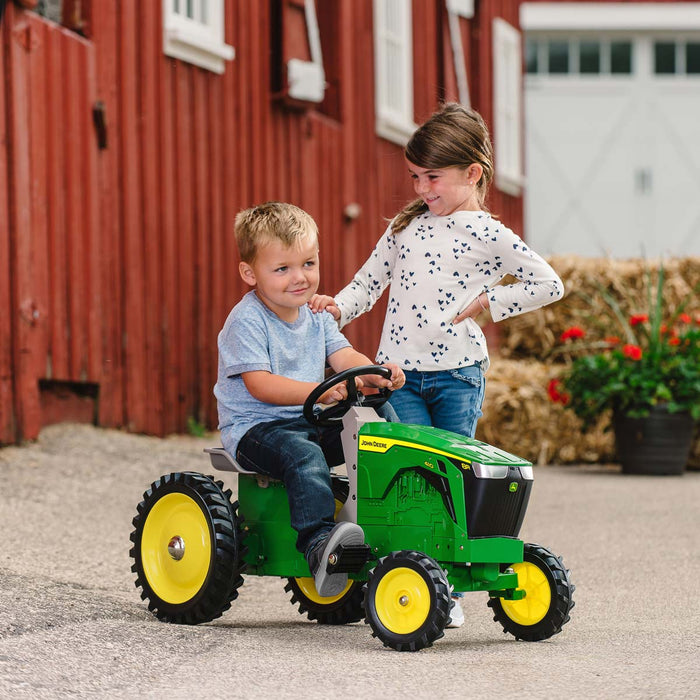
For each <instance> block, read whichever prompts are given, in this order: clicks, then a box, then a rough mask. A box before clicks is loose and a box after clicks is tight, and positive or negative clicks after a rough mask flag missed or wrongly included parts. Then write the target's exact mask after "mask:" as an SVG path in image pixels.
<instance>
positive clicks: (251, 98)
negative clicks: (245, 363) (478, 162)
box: [0, 0, 522, 442]
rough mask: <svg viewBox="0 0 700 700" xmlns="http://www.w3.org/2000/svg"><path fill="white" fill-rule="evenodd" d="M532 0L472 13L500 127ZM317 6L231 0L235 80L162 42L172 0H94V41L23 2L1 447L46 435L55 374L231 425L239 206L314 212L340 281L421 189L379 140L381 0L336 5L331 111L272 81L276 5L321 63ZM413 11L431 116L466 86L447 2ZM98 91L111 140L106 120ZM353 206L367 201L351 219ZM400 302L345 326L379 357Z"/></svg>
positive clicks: (477, 103)
mask: <svg viewBox="0 0 700 700" xmlns="http://www.w3.org/2000/svg"><path fill="white" fill-rule="evenodd" d="M325 1H326V0H324V2H325ZM519 4H520V2H519V0H495V1H494V2H493V3H492V2H489V3H485V2H478V3H476V5H477V15H476V17H475V18H474V19H472V20H469V21H467V20H464V19H462V20H461V21H460V22H461V28H462V34H463V43H464V47H465V53H466V65H467V71H468V75H469V80H470V90H471V99H472V104H473V106H474V107H475V108H477V109H479V110H480V111H481V112H482V113H483V114H484V116H485V117H486V118H487V120H488V121H490V120H491V102H492V88H491V74H492V73H491V62H492V58H491V44H490V36H491V21H492V19H493V17H494V16H501V17H504V18H505V19H507V20H508V21H509V22H511V23H512V24H514V25H515V26H517V25H518V19H517V15H518V6H519ZM273 5H274V6H273ZM300 7H301V5H300V3H299V2H298V0H275V3H274V4H273V3H271V2H249V1H248V0H226V31H225V36H226V42H227V43H228V44H231V45H233V46H235V49H236V58H235V60H234V61H232V62H228V63H227V64H226V70H225V73H224V74H223V75H216V74H214V73H210V72H207V71H204V70H201V69H199V68H196V67H194V66H191V65H188V64H185V63H183V62H182V61H179V60H175V59H171V58H168V57H165V56H164V55H163V53H162V17H161V3H158V2H153V3H150V2H149V3H131V2H126V3H123V2H122V3H118V2H96V1H93V2H92V3H91V7H90V13H89V31H90V36H89V38H88V39H84V38H81V37H79V36H78V35H76V34H74V33H73V32H70V31H68V30H66V29H63V28H60V27H57V26H56V25H53V24H51V23H49V22H46V21H44V20H43V19H41V18H39V17H37V16H36V15H34V14H33V13H31V12H29V11H25V10H21V9H19V8H18V7H17V6H16V5H14V4H12V3H10V5H8V7H7V10H6V14H5V17H4V19H3V23H2V28H1V32H2V51H0V69H1V70H2V75H3V76H6V77H5V86H4V90H0V166H1V167H0V442H13V441H14V440H16V439H22V438H33V437H35V436H36V435H37V433H38V431H39V429H40V427H41V425H42V420H43V418H42V394H41V392H40V390H39V386H38V382H39V380H53V381H59V380H60V381H61V382H69V383H71V382H72V383H76V386H77V385H80V384H81V383H83V384H90V385H96V386H98V387H99V398H98V400H97V405H98V408H99V413H98V416H97V420H98V422H99V423H100V424H101V425H104V426H115V427H116V426H125V427H128V428H129V429H131V430H135V431H143V432H148V433H153V434H158V435H162V434H167V433H171V432H177V431H183V430H185V429H186V425H187V420H188V418H190V417H191V418H194V419H196V420H198V421H201V422H204V423H206V424H207V425H209V426H210V427H214V426H215V425H216V406H215V402H214V400H213V395H212V387H213V384H214V382H215V380H216V363H217V351H216V336H217V333H218V331H219V329H220V328H221V325H222V324H223V322H224V320H225V318H226V315H227V314H228V312H229V310H230V308H231V307H232V306H233V305H234V304H235V303H236V301H237V300H238V299H239V298H240V296H241V295H242V294H243V293H244V292H245V291H247V290H246V289H244V287H243V284H242V282H241V281H240V278H239V276H238V272H237V267H238V258H237V253H236V246H235V241H234V238H233V219H234V217H235V214H236V212H237V211H238V210H240V209H241V208H243V207H247V206H251V205H253V204H256V203H259V202H262V201H266V200H270V199H278V200H287V201H293V202H295V203H297V204H298V205H300V206H301V207H303V208H305V209H307V210H308V211H309V212H310V213H311V214H312V215H313V216H314V217H315V218H316V220H317V222H318V224H319V229H320V232H321V239H320V242H321V261H322V289H323V290H324V291H326V292H329V293H333V292H336V291H338V289H340V287H341V286H343V285H344V284H346V283H347V282H348V281H349V279H350V278H351V276H352V274H353V273H354V272H355V271H356V269H357V267H358V266H359V265H360V264H361V263H362V262H363V261H364V260H365V258H366V257H367V255H368V254H369V252H370V251H371V249H372V247H373V245H374V243H375V242H376V240H377V238H378V237H379V236H380V235H381V233H382V231H383V230H384V227H385V221H384V220H385V218H386V217H390V216H391V215H392V214H394V213H395V212H396V211H397V209H398V208H399V207H400V206H401V205H402V204H403V203H404V202H405V201H407V200H408V199H410V198H411V197H412V189H411V187H410V183H409V180H408V178H407V177H406V176H405V166H404V163H403V158H402V154H401V153H402V151H401V148H400V147H398V146H396V145H395V144H391V143H389V142H387V141H384V140H382V139H378V138H377V137H376V136H374V122H375V116H374V79H373V73H374V66H373V54H374V46H373V35H372V23H373V12H372V2H371V1H370V0H336V1H335V2H333V3H329V4H328V5H326V6H324V9H323V13H322V17H321V18H322V36H321V41H322V45H323V50H324V56H325V55H326V53H327V54H328V56H329V57H330V58H329V59H327V60H326V68H327V70H328V71H329V78H330V79H331V81H332V86H333V89H332V90H331V91H330V97H329V99H328V100H327V101H326V102H325V103H324V104H322V105H320V106H319V107H318V108H316V109H308V108H307V109H298V108H293V107H291V106H289V105H286V104H285V103H284V102H283V101H282V100H281V99H279V98H277V97H276V96H274V95H273V94H272V77H271V76H273V74H274V73H275V71H278V72H279V69H280V66H277V65H276V64H275V61H278V60H282V59H281V58H280V55H281V54H280V52H279V51H277V52H275V51H273V50H272V49H273V48H274V47H273V46H272V38H271V37H272V34H273V32H272V27H271V23H272V21H273V20H272V18H273V10H274V9H275V8H277V10H278V11H279V13H280V21H281V25H280V26H281V31H282V33H283V34H282V37H281V40H283V45H284V52H285V55H286V57H287V58H289V57H290V56H299V57H304V56H303V55H302V54H303V53H304V52H305V51H307V48H308V47H307V46H306V43H305V41H306V39H305V36H304V35H303V32H304V27H303V23H300V22H299V17H300ZM413 8H414V55H415V62H414V69H415V80H414V83H415V117H416V121H418V122H420V121H422V120H423V119H425V118H426V117H427V116H428V115H429V114H430V113H431V112H432V111H433V110H434V109H435V107H436V106H437V104H438V102H439V100H440V99H450V100H452V99H456V98H457V94H456V80H455V76H454V68H453V64H452V50H451V46H450V42H449V34H448V32H447V24H446V15H445V10H444V2H443V1H442V0H431V1H427V0H414V2H413ZM330 30H332V31H333V35H332V37H330V40H329V36H328V31H330ZM27 32H28V33H27ZM331 45H332V50H331V49H329V46H331ZM295 52H298V53H295ZM98 100H100V101H102V102H103V103H104V107H105V112H104V114H105V118H106V135H107V144H106V148H104V149H102V150H100V149H99V148H98V144H97V139H96V134H95V129H94V126H93V122H92V110H93V106H94V104H95V102H97V101H98ZM5 136H6V137H5ZM351 203H357V204H359V205H360V207H361V215H360V217H359V218H357V219H355V220H352V221H349V220H347V219H346V218H345V217H344V215H343V211H344V209H345V207H346V206H347V205H348V204H351ZM490 206H491V209H492V210H493V211H495V212H498V213H499V214H501V215H502V216H503V218H504V220H505V221H506V222H507V223H508V224H509V225H510V226H512V227H513V228H514V229H515V230H518V231H521V227H522V203H521V200H520V199H519V198H512V197H507V196H503V195H501V194H500V193H498V192H495V191H494V192H493V196H492V198H491V202H490ZM35 312H37V313H35ZM382 317H383V306H382V307H381V308H379V309H375V310H374V311H373V312H372V313H371V314H368V315H366V316H365V317H363V318H361V319H359V320H358V321H356V322H355V323H353V324H352V325H351V326H350V327H349V328H348V329H347V333H348V336H349V337H350V339H351V340H352V341H353V342H354V343H355V344H356V345H357V346H358V347H359V348H360V349H362V350H363V351H364V352H366V353H367V354H369V355H372V354H373V353H374V351H375V349H376V344H377V341H378V338H379V331H380V328H381V323H382Z"/></svg>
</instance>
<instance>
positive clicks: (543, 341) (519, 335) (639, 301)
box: [498, 255, 700, 359]
mask: <svg viewBox="0 0 700 700" xmlns="http://www.w3.org/2000/svg"><path fill="white" fill-rule="evenodd" d="M549 262H550V263H551V265H552V267H554V269H555V270H556V271H557V273H558V274H559V275H560V276H561V278H562V281H563V282H564V286H565V292H564V298H563V299H562V300H561V301H559V302H557V303H555V304H551V305H549V306H545V307H544V308H542V309H538V310H537V311H532V312H530V313H527V314H522V315H520V316H516V317H515V318H512V319H509V320H507V321H505V322H503V323H500V324H498V329H499V332H500V354H501V355H502V356H503V357H507V358H512V359H522V358H538V359H545V358H548V357H550V356H551V353H552V351H553V350H554V349H555V348H557V347H558V346H559V337H560V336H561V334H562V332H563V331H564V330H566V329H567V328H569V327H571V326H573V325H580V326H583V327H585V328H586V331H587V332H588V333H589V334H590V337H599V338H603V337H605V336H607V335H612V334H615V328H614V326H613V324H612V323H611V322H605V323H604V324H603V325H601V327H599V328H597V327H596V324H597V323H600V320H601V319H606V318H607V311H606V309H607V305H606V303H605V301H604V299H603V297H602V295H601V293H600V291H599V289H598V286H597V285H601V286H602V287H603V288H604V289H605V290H607V292H608V293H610V294H611V295H612V296H613V297H615V299H616V300H617V301H618V303H619V304H620V307H621V308H622V310H623V311H624V313H625V314H627V315H631V314H635V313H645V312H646V311H648V306H647V298H648V293H647V292H648V290H647V279H646V274H645V270H646V269H647V268H648V267H652V268H655V267H656V265H657V264H658V261H653V260H652V261H645V260H641V259H634V260H611V259H608V258H582V257H578V256H575V255H567V256H555V257H552V258H551V259H550V261H549ZM664 269H665V280H666V281H665V285H664V295H663V304H664V309H665V311H666V313H667V314H670V313H671V312H672V310H674V309H675V308H676V307H677V306H678V304H679V303H680V302H681V300H683V299H684V298H686V297H687V296H688V294H689V293H690V292H691V291H692V290H693V289H694V288H696V287H697V286H698V285H700V258H698V257H693V258H674V259H671V260H665V261H664ZM685 310H686V311H687V312H688V313H690V314H698V313H700V295H696V296H694V297H693V298H691V300H690V302H689V303H688V305H687V307H686V308H685Z"/></svg>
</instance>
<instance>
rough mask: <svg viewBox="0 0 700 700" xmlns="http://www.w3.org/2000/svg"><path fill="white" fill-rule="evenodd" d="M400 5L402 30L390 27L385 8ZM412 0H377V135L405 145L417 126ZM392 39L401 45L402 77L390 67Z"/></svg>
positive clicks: (375, 51) (375, 24) (375, 61)
mask: <svg viewBox="0 0 700 700" xmlns="http://www.w3.org/2000/svg"><path fill="white" fill-rule="evenodd" d="M390 6H391V7H392V8H394V9H400V10H401V12H400V13H399V14H400V18H399V24H400V28H399V32H398V34H397V33H391V31H390V30H389V28H388V27H387V22H386V11H387V10H388V8H389V7H390ZM412 9H413V8H412V3H411V0H394V2H392V3H388V2H387V1H386V0H374V27H373V30H374V88H375V130H376V133H377V135H378V136H380V137H381V138H384V139H387V140H388V141H391V142H393V143H396V144H399V145H400V146H405V145H406V143H407V141H408V139H409V138H410V136H411V134H412V133H413V132H414V131H415V130H416V128H417V124H416V123H415V121H414V113H413V21H412V14H413V13H412ZM389 41H391V42H393V43H394V45H398V48H399V64H400V69H401V70H400V73H401V75H400V78H399V79H398V81H397V79H396V75H395V73H392V71H391V70H390V68H389V65H388V58H387V50H386V44H387V43H388V42H389ZM389 83H391V84H392V85H393V88H394V89H396V87H397V86H398V89H399V90H400V94H399V101H400V105H399V106H398V109H397V108H396V107H395V106H394V105H392V104H390V90H389Z"/></svg>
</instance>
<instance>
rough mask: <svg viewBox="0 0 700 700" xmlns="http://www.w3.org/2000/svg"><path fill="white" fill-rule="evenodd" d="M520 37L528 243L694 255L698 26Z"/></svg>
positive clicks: (699, 160) (697, 239)
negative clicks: (677, 29)
mask: <svg viewBox="0 0 700 700" xmlns="http://www.w3.org/2000/svg"><path fill="white" fill-rule="evenodd" d="M526 37H527V65H528V73H527V77H526V87H525V124H526V127H525V128H526V166H525V170H526V174H527V180H526V196H525V225H526V229H525V235H526V239H527V240H528V242H529V243H530V244H531V245H532V246H533V247H534V248H535V249H536V250H537V251H538V252H540V253H542V254H545V255H550V254H554V253H578V254H581V255H588V256H603V255H610V256H612V257H638V256H646V257H655V256H659V255H666V256H669V255H671V256H673V255H679V256H681V255H682V256H685V255H700V32H697V33H693V32H684V33H680V32H661V31H644V32H639V31H637V32H629V31H628V32H622V31H620V30H616V31H593V30H591V29H587V30H586V31H581V30H580V29H576V28H575V29H574V30H570V31H562V30H557V31H551V30H550V31H537V32H535V31H531V32H528V33H527V34H526Z"/></svg>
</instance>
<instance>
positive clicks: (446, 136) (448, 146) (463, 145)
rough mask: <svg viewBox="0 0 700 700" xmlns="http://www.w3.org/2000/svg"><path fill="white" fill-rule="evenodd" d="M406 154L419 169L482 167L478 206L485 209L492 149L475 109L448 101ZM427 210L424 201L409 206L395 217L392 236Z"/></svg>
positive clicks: (413, 138) (413, 139) (412, 140)
mask: <svg viewBox="0 0 700 700" xmlns="http://www.w3.org/2000/svg"><path fill="white" fill-rule="evenodd" d="M404 155H405V156H406V158H407V159H408V160H409V161H410V162H411V163H413V164H415V165H417V166H418V167H420V168H427V169H433V170H438V169H441V168H453V167H456V168H464V169H466V168H468V167H469V166H470V165H471V164H472V163H478V164H479V165H481V167H482V170H483V174H482V176H481V178H480V179H479V181H478V182H477V183H476V195H477V199H478V201H479V206H480V207H481V208H482V209H483V208H484V201H485V200H486V193H487V191H488V187H489V185H490V184H491V181H492V180H493V147H492V146H491V138H490V137H489V130H488V127H487V126H486V122H484V119H483V117H482V116H481V115H480V114H479V113H478V112H475V111H474V110H472V109H467V108H466V107H463V106H462V105H460V104H457V103H454V102H448V103H447V104H444V105H442V107H441V108H440V109H439V110H438V111H437V112H435V114H433V115H432V116H431V117H430V119H428V121H426V122H425V123H424V124H423V125H422V126H420V127H418V129H416V131H415V132H414V133H413V136H411V138H410V139H409V141H408V143H407V144H406V148H405V150H404ZM426 211H428V205H427V204H426V203H425V202H424V201H423V200H422V199H415V200H413V201H412V202H410V203H409V204H407V205H406V206H405V207H404V208H403V209H402V210H401V211H400V212H399V213H398V214H397V215H396V216H395V217H394V221H393V223H392V225H391V232H392V233H399V232H400V231H403V230H404V229H405V228H406V226H408V225H409V224H410V223H411V221H413V219H415V218H416V217H417V216H420V215H421V214H423V213H424V212H426Z"/></svg>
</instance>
